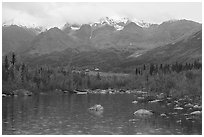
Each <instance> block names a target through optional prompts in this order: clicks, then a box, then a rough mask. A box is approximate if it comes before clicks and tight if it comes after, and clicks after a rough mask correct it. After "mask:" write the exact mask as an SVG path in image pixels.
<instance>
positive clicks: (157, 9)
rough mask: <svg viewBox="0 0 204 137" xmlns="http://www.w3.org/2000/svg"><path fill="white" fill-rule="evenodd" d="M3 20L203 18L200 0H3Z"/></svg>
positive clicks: (38, 23)
mask: <svg viewBox="0 0 204 137" xmlns="http://www.w3.org/2000/svg"><path fill="white" fill-rule="evenodd" d="M2 5H3V7H2V14H3V16H2V20H3V23H5V24H21V25H26V26H32V25H33V24H35V25H36V26H44V27H47V28H49V27H53V26H57V27H61V26H63V25H64V24H65V23H66V22H69V23H71V24H72V23H77V24H82V23H90V22H94V21H97V20H99V19H100V18H102V17H106V16H108V17H113V18H120V17H127V18H130V19H137V20H144V21H147V22H150V23H161V22H163V21H166V20H170V19H189V20H193V21H197V22H201V20H202V17H201V16H202V4H201V3H178V2H176V3H175V2H174V3H124V2H122V3H51V2H50V3H42V2H38V3H37V2H36V3H35V2H29V3H25V2H24V3H22V2H18V3H13V2H9V3H3V4H2Z"/></svg>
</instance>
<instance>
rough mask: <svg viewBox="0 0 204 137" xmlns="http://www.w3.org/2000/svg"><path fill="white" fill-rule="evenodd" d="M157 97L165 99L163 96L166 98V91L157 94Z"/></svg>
mask: <svg viewBox="0 0 204 137" xmlns="http://www.w3.org/2000/svg"><path fill="white" fill-rule="evenodd" d="M157 98H158V99H163V98H165V94H164V93H161V94H159V95H157Z"/></svg>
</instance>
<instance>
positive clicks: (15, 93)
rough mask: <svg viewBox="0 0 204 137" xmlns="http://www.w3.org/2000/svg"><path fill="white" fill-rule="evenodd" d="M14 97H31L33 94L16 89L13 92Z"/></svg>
mask: <svg viewBox="0 0 204 137" xmlns="http://www.w3.org/2000/svg"><path fill="white" fill-rule="evenodd" d="M13 94H14V96H31V95H32V94H33V93H32V92H30V91H28V90H25V89H18V90H14V91H13Z"/></svg>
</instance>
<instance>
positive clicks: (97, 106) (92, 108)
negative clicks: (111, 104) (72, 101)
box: [89, 104, 103, 111]
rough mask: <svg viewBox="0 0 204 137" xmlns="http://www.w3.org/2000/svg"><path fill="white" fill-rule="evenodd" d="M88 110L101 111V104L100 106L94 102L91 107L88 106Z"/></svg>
mask: <svg viewBox="0 0 204 137" xmlns="http://www.w3.org/2000/svg"><path fill="white" fill-rule="evenodd" d="M89 110H93V111H103V106H101V105H100V104H99V105H98V104H96V105H94V106H93V107H90V108H89Z"/></svg>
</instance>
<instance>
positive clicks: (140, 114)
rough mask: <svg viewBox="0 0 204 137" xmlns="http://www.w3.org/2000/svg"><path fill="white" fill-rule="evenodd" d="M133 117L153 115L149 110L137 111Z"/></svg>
mask: <svg viewBox="0 0 204 137" xmlns="http://www.w3.org/2000/svg"><path fill="white" fill-rule="evenodd" d="M134 115H136V116H151V115H153V113H152V112H150V111H149V110H146V109H139V110H137V111H135V113H134Z"/></svg>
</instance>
